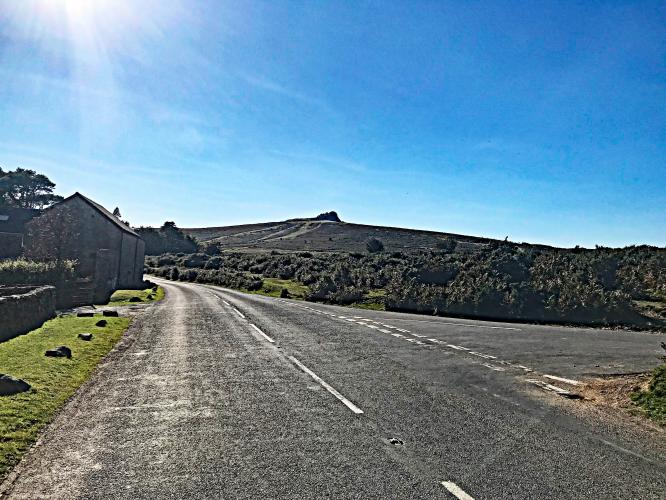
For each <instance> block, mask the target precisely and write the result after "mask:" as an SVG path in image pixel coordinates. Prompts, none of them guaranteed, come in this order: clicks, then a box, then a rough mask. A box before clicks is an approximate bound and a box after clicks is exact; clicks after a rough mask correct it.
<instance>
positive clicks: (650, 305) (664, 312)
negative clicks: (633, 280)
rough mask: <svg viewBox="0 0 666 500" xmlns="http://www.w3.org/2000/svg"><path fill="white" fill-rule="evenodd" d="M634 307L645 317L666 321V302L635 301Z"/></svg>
mask: <svg viewBox="0 0 666 500" xmlns="http://www.w3.org/2000/svg"><path fill="white" fill-rule="evenodd" d="M634 305H635V306H636V308H637V309H638V312H640V313H641V314H643V315H644V316H648V317H652V318H658V319H666V301H659V300H635V301H634Z"/></svg>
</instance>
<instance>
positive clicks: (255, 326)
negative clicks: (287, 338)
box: [250, 323, 275, 344]
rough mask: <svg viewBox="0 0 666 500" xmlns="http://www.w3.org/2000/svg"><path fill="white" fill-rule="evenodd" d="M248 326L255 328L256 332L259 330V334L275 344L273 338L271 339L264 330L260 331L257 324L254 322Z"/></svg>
mask: <svg viewBox="0 0 666 500" xmlns="http://www.w3.org/2000/svg"><path fill="white" fill-rule="evenodd" d="M250 326H251V327H252V328H254V329H255V330H257V332H259V335H261V336H262V337H264V338H265V339H266V340H268V341H269V342H270V343H271V344H275V340H273V339H272V338H270V337H269V336H268V335H266V334H265V333H264V332H262V331H261V330H260V329H259V327H258V326H257V325H255V324H253V323H250Z"/></svg>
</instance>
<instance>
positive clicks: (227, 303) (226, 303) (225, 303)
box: [222, 299, 230, 306]
mask: <svg viewBox="0 0 666 500" xmlns="http://www.w3.org/2000/svg"><path fill="white" fill-rule="evenodd" d="M222 302H224V305H225V306H228V305H230V304H229V302H227V301H226V300H224V299H222Z"/></svg>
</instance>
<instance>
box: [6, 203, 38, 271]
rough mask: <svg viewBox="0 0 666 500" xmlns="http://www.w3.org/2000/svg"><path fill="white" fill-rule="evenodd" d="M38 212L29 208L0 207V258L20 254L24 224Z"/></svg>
mask: <svg viewBox="0 0 666 500" xmlns="http://www.w3.org/2000/svg"><path fill="white" fill-rule="evenodd" d="M39 214H40V212H39V210H33V209H30V208H15V207H4V206H2V207H0V259H4V258H11V257H18V256H19V255H21V253H22V252H23V232H24V231H25V225H26V224H27V223H28V222H29V221H30V220H32V219H34V218H35V217H37V216H38V215H39Z"/></svg>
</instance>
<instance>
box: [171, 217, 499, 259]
mask: <svg viewBox="0 0 666 500" xmlns="http://www.w3.org/2000/svg"><path fill="white" fill-rule="evenodd" d="M183 232H184V233H186V234H189V235H191V236H194V237H196V238H197V239H198V240H199V241H202V242H216V243H217V244H218V245H219V246H220V248H222V249H234V250H239V249H247V250H286V251H294V250H309V251H329V252H330V251H343V252H364V251H365V250H366V248H365V243H366V242H367V240H368V239H369V238H373V237H374V238H377V239H379V240H381V241H382V243H383V244H384V247H385V249H386V250H387V251H409V250H417V249H435V248H437V245H438V244H440V245H441V244H442V243H443V242H446V241H447V240H448V239H452V240H455V241H457V242H458V244H459V249H458V250H464V249H470V250H471V249H474V248H476V247H480V246H484V245H486V244H488V243H490V242H492V241H495V240H492V239H489V238H479V237H475V236H464V235H460V234H450V233H440V232H436V231H425V230H419V229H404V228H397V227H385V226H370V225H364V224H352V223H348V222H333V221H327V220H315V219H291V220H287V221H281V222H264V223H258V224H243V225H238V226H221V227H206V228H186V229H183Z"/></svg>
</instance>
